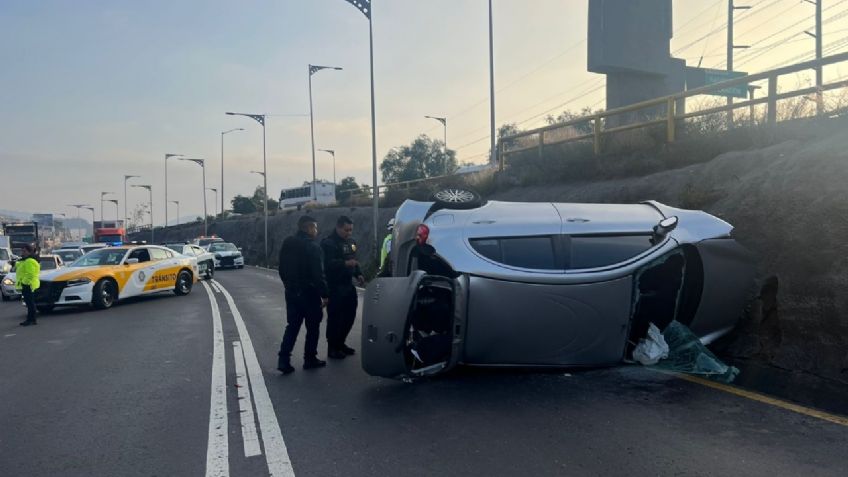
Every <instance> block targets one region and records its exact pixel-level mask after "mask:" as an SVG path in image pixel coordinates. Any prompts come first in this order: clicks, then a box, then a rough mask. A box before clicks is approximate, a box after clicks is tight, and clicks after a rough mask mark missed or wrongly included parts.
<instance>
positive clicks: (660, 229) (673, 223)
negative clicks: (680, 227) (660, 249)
mask: <svg viewBox="0 0 848 477" xmlns="http://www.w3.org/2000/svg"><path fill="white" fill-rule="evenodd" d="M676 227H677V216H673V217H669V218H667V219H662V220H660V223H658V224H657V225H654V236H653V237H652V238H651V243H652V244H653V245H656V244H657V243H659V242H660V239H662V238H663V237H665V236H666V235H668V233H669V232H671V231H672V230H674V229H675V228H676Z"/></svg>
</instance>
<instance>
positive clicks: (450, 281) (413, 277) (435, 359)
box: [362, 270, 467, 378]
mask: <svg viewBox="0 0 848 477" xmlns="http://www.w3.org/2000/svg"><path fill="white" fill-rule="evenodd" d="M466 296H467V279H466V278H464V277H459V278H456V279H454V278H449V277H443V276H439V275H429V274H427V273H426V272H424V271H421V270H418V271H415V272H413V273H412V274H410V275H409V276H406V277H387V278H377V279H375V280H374V281H372V282H371V283H370V284H369V285H368V288H367V289H366V292H365V303H364V308H363V313H362V320H363V323H362V367H363V369H364V370H365V372H367V373H368V374H370V375H372V376H383V377H389V378H397V377H416V376H426V375H432V374H438V373H441V372H444V371H448V370H450V369H451V368H453V367H454V366H455V365H456V364H457V363H458V362H459V361H460V359H461V355H462V344H463V338H464V333H465V309H466V306H465V300H466V298H465V297H466Z"/></svg>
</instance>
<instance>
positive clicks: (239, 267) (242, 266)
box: [236, 265, 244, 270]
mask: <svg viewBox="0 0 848 477" xmlns="http://www.w3.org/2000/svg"><path fill="white" fill-rule="evenodd" d="M236 268H238V269H239V270H241V269H242V268H244V265H239V266H238V267H236Z"/></svg>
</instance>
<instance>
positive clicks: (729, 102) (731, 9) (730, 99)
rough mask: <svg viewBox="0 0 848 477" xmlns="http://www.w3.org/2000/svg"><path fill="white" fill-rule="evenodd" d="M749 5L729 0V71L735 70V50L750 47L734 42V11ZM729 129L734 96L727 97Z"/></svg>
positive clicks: (745, 8)
mask: <svg viewBox="0 0 848 477" xmlns="http://www.w3.org/2000/svg"><path fill="white" fill-rule="evenodd" d="M750 8H751V7H749V6H736V5H734V4H733V0H727V71H733V51H734V50H736V49H743V48H750V46H747V45H734V44H733V13H734V12H735V11H736V10H748V9H750ZM727 106H728V108H727V129H733V96H728V97H727Z"/></svg>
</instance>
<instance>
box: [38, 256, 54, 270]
mask: <svg viewBox="0 0 848 477" xmlns="http://www.w3.org/2000/svg"><path fill="white" fill-rule="evenodd" d="M38 264H39V265H41V269H42V270H55V269H56V259H55V258H53V257H41V258H39V259H38Z"/></svg>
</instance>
